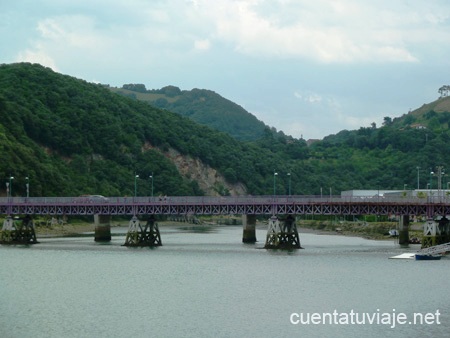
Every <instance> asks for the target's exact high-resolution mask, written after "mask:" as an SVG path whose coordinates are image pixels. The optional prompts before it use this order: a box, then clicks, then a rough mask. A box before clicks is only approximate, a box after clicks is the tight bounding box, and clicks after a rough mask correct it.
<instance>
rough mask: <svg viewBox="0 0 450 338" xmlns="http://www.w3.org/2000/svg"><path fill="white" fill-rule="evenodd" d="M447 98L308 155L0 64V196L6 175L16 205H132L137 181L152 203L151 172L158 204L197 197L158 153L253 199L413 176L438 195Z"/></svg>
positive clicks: (292, 145)
mask: <svg viewBox="0 0 450 338" xmlns="http://www.w3.org/2000/svg"><path fill="white" fill-rule="evenodd" d="M131 89H133V91H134V92H136V88H131ZM169 89H170V90H172V91H173V93H172V94H171V95H173V96H174V97H175V96H177V95H179V92H178V91H177V88H176V87H166V88H165V89H164V90H165V94H164V95H167V90H169ZM128 90H130V89H128ZM142 90H145V91H146V89H145V87H144V88H142ZM206 93H207V92H206ZM211 93H212V92H211ZM145 94H148V93H147V91H146V93H145ZM159 95H162V94H159ZM202 95H205V91H202ZM211 95H213V94H211ZM214 95H217V94H214ZM192 99H193V100H195V99H194V98H192ZM186 100H187V99H186ZM449 100H450V98H448V97H443V98H441V99H439V100H438V101H436V102H435V103H432V104H429V105H425V106H423V107H421V108H420V109H418V110H416V111H414V112H411V113H410V114H407V115H405V116H402V117H400V118H395V119H391V118H389V117H386V118H385V123H384V125H383V126H382V127H380V128H376V126H375V125H372V126H371V127H367V128H366V127H362V128H360V129H359V130H355V131H346V130H344V131H341V132H340V133H338V134H337V135H331V136H328V137H326V138H325V139H324V140H323V141H319V142H316V143H314V144H312V145H311V146H309V147H308V146H307V145H306V142H305V141H304V140H298V139H294V138H292V137H289V136H286V135H284V134H283V133H281V132H274V130H272V129H270V128H269V127H267V126H264V129H263V130H262V133H261V136H260V137H258V138H257V139H254V140H252V141H239V140H237V139H236V137H232V136H230V135H228V134H227V133H224V132H219V131H217V130H214V129H212V128H209V127H207V126H202V125H200V124H197V123H195V122H193V121H192V120H190V119H188V118H187V117H184V116H181V115H180V113H172V112H170V111H169V110H167V109H159V108H156V107H154V106H152V105H150V104H148V103H147V102H141V101H139V100H136V99H133V98H128V97H124V96H123V95H117V94H115V93H113V92H112V91H111V90H110V89H108V88H107V87H106V86H102V85H97V84H92V83H87V82H86V81H83V80H79V79H75V78H73V77H70V76H65V75H61V74H58V73H55V72H53V71H52V70H50V69H48V68H44V67H42V66H40V65H36V64H35V65H31V64H11V65H1V66H0V116H1V120H0V157H1V158H0V180H1V182H3V183H1V186H0V194H1V195H5V194H6V192H5V188H6V186H5V183H7V182H9V181H10V177H11V176H13V177H14V179H12V183H13V195H22V196H23V195H25V193H26V192H25V183H26V177H29V182H30V194H31V195H33V196H36V195H38V196H39V195H46V196H62V195H66V196H67V195H78V194H103V195H109V196H124V195H133V194H134V180H135V174H138V175H139V178H138V179H137V186H138V195H150V191H151V182H150V179H149V176H150V175H151V174H152V173H153V174H154V193H155V194H165V195H193V194H196V195H201V194H203V193H204V192H202V191H201V190H200V189H199V185H198V184H197V182H196V181H195V180H193V179H191V178H189V177H183V176H181V175H180V174H179V172H178V170H177V168H176V167H175V165H174V164H173V163H172V162H171V160H170V159H169V158H168V157H167V156H166V155H165V153H166V151H167V150H168V149H170V148H173V149H176V150H178V151H179V152H180V153H182V154H184V155H189V156H192V157H195V158H199V159H200V160H201V161H202V162H203V163H205V164H208V165H209V166H211V167H213V168H216V169H217V170H218V171H219V172H220V173H222V174H223V175H224V176H225V177H226V179H227V180H228V182H230V183H235V182H241V183H243V184H244V185H245V186H246V188H247V192H248V193H249V194H254V195H256V194H272V193H273V192H274V186H275V190H276V193H277V194H287V193H288V192H289V189H290V191H291V193H292V194H320V192H321V191H322V193H323V194H328V193H329V192H330V188H331V192H332V193H333V194H338V193H340V191H342V190H350V189H403V187H404V184H407V186H408V187H409V188H415V187H416V185H417V183H416V182H417V167H420V177H421V188H425V187H426V183H429V182H430V180H432V186H433V187H436V178H434V177H431V176H430V168H431V170H433V169H434V168H435V167H436V166H437V165H440V166H446V165H447V163H449V162H450V154H449V153H448V152H447V151H446V150H447V149H446V145H447V144H448V141H449V140H450V133H449V125H448V123H449V121H450V119H449V116H450V113H448V111H447V110H446V107H447V106H449V105H450V101H449ZM207 101H209V100H206V102H207ZM201 102H205V101H201V100H200V101H198V102H197V103H196V104H197V105H198V106H199V110H202V111H203V112H204V113H202V114H206V112H208V111H215V112H216V113H217V112H222V113H223V111H221V109H222V107H215V106H214V105H213V104H212V103H211V102H209V103H208V104H206V103H205V106H202V105H201ZM187 106H190V107H192V105H191V104H190V103H186V107H187ZM182 115H187V114H186V113H184V114H182ZM206 115H207V114H206ZM219 115H220V114H219ZM246 116H248V115H246ZM255 123H256V126H255V128H254V129H255V130H258V128H259V125H260V124H259V121H256V122H255ZM251 126H252V124H251V123H250V124H249V125H247V127H246V128H247V129H249V128H250V129H249V130H252V127H251ZM274 171H276V172H277V173H278V175H277V176H274ZM288 173H290V175H288ZM448 181H450V179H448ZM446 182H447V179H445V178H444V182H443V185H445V184H446ZM225 193H226V191H225Z"/></svg>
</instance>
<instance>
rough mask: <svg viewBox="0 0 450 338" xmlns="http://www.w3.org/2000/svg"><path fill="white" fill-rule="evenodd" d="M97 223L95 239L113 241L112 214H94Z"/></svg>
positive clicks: (97, 240)
mask: <svg viewBox="0 0 450 338" xmlns="http://www.w3.org/2000/svg"><path fill="white" fill-rule="evenodd" d="M94 224H95V241H96V242H110V241H111V216H110V215H99V214H95V215H94Z"/></svg>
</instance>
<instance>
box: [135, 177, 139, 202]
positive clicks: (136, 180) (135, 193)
mask: <svg viewBox="0 0 450 338" xmlns="http://www.w3.org/2000/svg"><path fill="white" fill-rule="evenodd" d="M138 178H139V175H136V173H135V174H134V197H136V196H137V179H138Z"/></svg>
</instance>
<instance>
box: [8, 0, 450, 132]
mask: <svg viewBox="0 0 450 338" xmlns="http://www.w3.org/2000/svg"><path fill="white" fill-rule="evenodd" d="M14 62H32V63H39V64H42V65H44V66H47V67H50V68H52V69H53V70H54V71H56V72H59V73H62V74H66V75H70V76H74V77H76V78H79V79H83V80H86V81H89V82H96V83H103V84H109V85H111V86H115V87H121V86H122V85H123V84H127V83H141V84H145V86H146V88H147V89H159V88H162V87H164V86H168V85H173V86H177V87H179V88H180V89H182V90H191V89H193V88H199V89H208V90H212V91H214V92H216V93H217V94H219V95H221V96H223V97H225V98H227V99H229V100H231V101H233V102H235V103H237V104H239V105H241V106H242V107H243V108H244V109H246V110H247V111H248V112H250V113H251V114H253V115H255V116H256V117H257V118H258V119H259V120H261V121H263V122H264V123H265V124H267V125H269V126H270V127H274V128H276V129H277V130H281V131H283V132H284V133H285V134H287V135H292V136H293V137H295V138H304V139H306V140H307V139H321V138H323V137H325V136H327V135H331V134H336V133H338V132H339V131H341V130H354V129H359V128H360V127H370V126H371V124H372V123H373V122H375V123H376V125H377V126H378V127H380V126H381V125H382V122H383V120H384V117H386V116H389V117H391V118H395V117H400V116H402V115H403V114H406V113H408V111H409V110H414V109H416V108H419V107H420V106H422V105H423V104H425V103H429V102H431V101H434V100H436V99H437V98H438V97H439V94H438V89H439V87H441V86H442V85H446V84H450V2H449V1H448V0H430V1H423V0H395V1H392V0H366V1H364V0H314V1H310V0H151V1H150V0H127V1H122V0H121V1H118V0H117V1H116V0H76V1H74V0H15V1H11V0H0V63H14Z"/></svg>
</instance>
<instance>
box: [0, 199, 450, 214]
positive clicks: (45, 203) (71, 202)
mask: <svg viewBox="0 0 450 338" xmlns="http://www.w3.org/2000/svg"><path fill="white" fill-rule="evenodd" d="M0 214H3V215H14V214H31V215H33V214H37V215H93V214H104V215H137V214H159V215H184V214H197V215H226V214H261V215H263V214H266V215H269V214H297V215H426V216H428V217H432V216H433V215H450V198H449V197H447V196H442V197H437V196H435V197H433V198H430V197H428V198H417V197H389V198H382V197H374V198H368V197H367V198H361V197H340V196H328V197H320V196H228V197H211V196H204V197H198V196H170V197H108V198H89V197H29V198H26V197H9V198H6V197H2V198H0Z"/></svg>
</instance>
